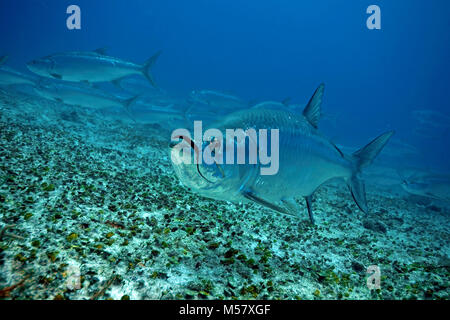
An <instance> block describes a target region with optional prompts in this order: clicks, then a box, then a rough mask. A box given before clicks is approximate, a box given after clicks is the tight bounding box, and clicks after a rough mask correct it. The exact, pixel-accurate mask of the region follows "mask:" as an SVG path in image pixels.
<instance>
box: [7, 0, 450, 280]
mask: <svg viewBox="0 0 450 320" xmlns="http://www.w3.org/2000/svg"><path fill="white" fill-rule="evenodd" d="M72 4H76V5H78V6H79V7H80V8H81V14H82V18H81V30H68V29H67V28H66V19H67V17H68V14H66V8H67V7H68V6H69V5H72ZM372 4H375V5H378V6H379V7H380V8H381V30H369V29H368V28H367V27H366V20H367V18H368V17H369V15H368V14H367V13H366V9H367V7H368V6H369V5H372ZM449 12H450V2H449V1H447V0H433V1H423V0H395V1H389V0H373V1H366V0H352V1H335V0H317V1H292V0H290V1H289V0H277V1H271V0H246V1H242V0H227V1H218V0H195V1H181V0H179V1H175V0H167V1H155V0H129V1H118V0H116V1H111V0H95V1H93V0H42V1H40V0H23V1H17V0H2V1H0V30H2V36H1V41H0V56H2V55H8V56H9V60H8V63H7V65H8V66H10V67H13V68H15V69H17V70H20V71H21V72H23V73H29V71H28V70H27V68H26V66H25V64H26V63H27V62H28V61H31V60H33V59H35V58H38V57H43V56H47V55H49V54H52V53H57V52H66V51H91V50H95V49H97V48H103V47H105V48H107V52H108V55H111V56H114V57H120V58H121V59H124V60H128V61H133V62H136V63H143V62H144V61H145V60H147V59H148V58H149V57H150V56H152V55H153V54H154V53H155V52H157V51H158V50H162V54H161V56H160V57H159V59H158V61H157V63H156V64H155V66H154V68H153V72H152V73H153V75H154V77H155V79H156V82H157V83H158V85H159V87H160V88H162V89H163V90H164V92H167V94H168V95H172V96H176V97H188V96H189V94H190V92H191V91H192V90H199V89H213V90H219V91H222V92H226V93H230V94H233V95H236V96H238V97H240V98H242V99H243V100H245V101H257V102H261V101H266V100H274V101H282V100H284V99H285V98H287V97H290V98H291V102H292V103H298V104H306V103H307V102H308V100H309V98H310V97H311V95H312V93H313V92H314V90H315V89H316V87H317V86H318V85H319V84H320V83H322V82H323V83H325V85H326V89H325V97H324V101H323V112H324V114H325V117H324V118H325V119H324V121H323V125H319V127H320V129H321V131H323V132H324V133H325V134H326V135H327V136H328V137H330V138H331V139H332V140H333V141H334V142H335V143H337V144H339V145H340V146H343V147H348V148H353V149H355V148H358V147H362V146H364V145H365V144H366V143H367V142H368V141H370V140H371V139H372V138H374V137H376V136H378V135H379V134H381V133H382V132H385V131H388V130H395V132H396V133H395V136H394V138H393V139H392V144H390V145H388V147H386V150H385V153H384V154H381V155H380V157H379V159H378V160H377V161H379V163H381V164H383V165H384V166H387V167H389V168H391V169H394V170H396V169H398V168H406V167H411V168H413V167H414V168H420V169H421V170H424V171H430V172H438V173H445V172H447V173H448V172H450V162H449V161H448V159H449V157H450V151H449V150H450V148H449V146H450V144H449V141H450V79H449V75H450V59H449V57H450V41H449V39H450V19H449ZM417 110H421V111H426V112H430V114H432V115H433V117H434V120H433V119H432V120H428V119H427V120H426V121H424V119H421V118H420V117H418V116H417V113H415V111H417ZM436 120H438V121H436ZM166 138H167V139H168V137H166ZM389 148H390V149H389ZM411 148H412V149H414V150H415V151H414V152H409V153H408V152H406V153H402V150H404V149H408V150H410V149H411ZM396 151H398V154H395V155H393V153H394V152H396ZM389 153H392V154H389ZM445 221H447V220H445ZM447 236H448V234H447ZM447 275H448V273H447Z"/></svg>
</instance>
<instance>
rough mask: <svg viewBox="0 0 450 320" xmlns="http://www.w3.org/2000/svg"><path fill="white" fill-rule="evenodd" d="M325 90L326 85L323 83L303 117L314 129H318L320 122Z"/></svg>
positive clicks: (304, 111) (310, 101)
mask: <svg viewBox="0 0 450 320" xmlns="http://www.w3.org/2000/svg"><path fill="white" fill-rule="evenodd" d="M324 90H325V84H323V83H321V84H320V85H319V86H318V87H317V89H316V91H315V92H314V94H313V96H312V97H311V99H310V100H309V102H308V104H307V105H306V107H305V109H304V110H303V116H304V117H305V118H306V120H308V122H309V123H310V124H311V125H312V126H313V127H314V128H317V124H318V123H319V120H320V115H321V109H322V98H323V92H324Z"/></svg>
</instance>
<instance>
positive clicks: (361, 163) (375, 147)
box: [348, 131, 394, 213]
mask: <svg viewBox="0 0 450 320" xmlns="http://www.w3.org/2000/svg"><path fill="white" fill-rule="evenodd" d="M393 134H394V131H389V132H386V133H383V134H382V135H380V136H379V137H378V138H376V139H374V140H373V141H372V142H370V143H369V144H367V145H366V146H365V147H364V148H362V149H359V150H358V151H356V152H354V153H353V154H352V155H351V156H350V158H351V159H352V161H353V163H354V165H355V170H354V172H353V175H352V177H351V178H350V179H349V181H348V185H349V187H350V191H351V193H352V196H353V199H354V200H355V202H356V204H357V205H358V207H359V208H360V209H361V211H363V212H365V213H367V211H368V208H367V200H366V190H365V186H364V181H363V180H362V179H361V169H362V168H364V167H366V166H368V165H370V164H371V163H372V162H373V160H374V159H375V158H376V157H377V156H378V154H379V153H380V152H381V150H382V149H383V148H384V146H385V145H386V143H387V142H388V141H389V139H390V138H391V137H392V135H393Z"/></svg>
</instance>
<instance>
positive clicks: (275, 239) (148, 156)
mask: <svg viewBox="0 0 450 320" xmlns="http://www.w3.org/2000/svg"><path fill="white" fill-rule="evenodd" d="M0 135H1V139H0V183H1V185H0V230H1V233H0V234H1V239H0V298H2V299H70V300H73V299H449V298H450V290H449V284H450V281H449V280H450V258H449V256H450V249H449V243H450V237H449V235H450V232H449V226H450V221H449V220H450V219H449V217H450V216H449V211H450V210H449V208H448V207H445V206H440V205H435V204H433V205H426V206H423V205H418V203H417V202H415V201H412V199H411V198H410V197H408V196H406V195H405V194H401V193H399V192H398V190H397V189H389V188H387V187H386V186H377V184H375V183H370V182H369V181H368V184H367V187H366V190H367V198H368V205H369V208H370V213H369V214H364V213H362V212H361V211H359V210H358V208H357V207H356V205H355V204H354V202H353V199H352V198H351V195H350V193H349V192H348V190H347V187H346V186H345V185H344V184H342V183H339V182H336V183H331V184H329V185H327V186H323V187H321V188H320V190H319V191H318V192H317V193H316V194H315V197H314V202H313V208H314V211H315V217H316V226H311V225H310V224H309V220H308V215H307V213H306V207H305V209H304V210H305V212H304V217H303V218H295V217H289V216H283V215H279V214H276V213H273V212H271V211H270V210H267V209H265V208H262V207H259V206H257V205H250V204H247V205H242V204H233V203H228V202H219V201H213V200H209V199H205V198H201V197H199V196H197V195H195V194H192V193H190V192H188V191H186V189H184V188H183V186H181V185H180V183H179V181H178V179H177V178H176V177H175V175H174V172H173V170H172V167H171V163H170V158H169V149H168V141H169V139H170V131H169V130H168V129H167V126H165V125H161V124H160V125H158V124H142V123H134V122H132V121H131V120H129V119H127V117H126V116H121V117H118V118H116V119H114V118H111V117H104V116H103V115H102V114H101V113H100V112H97V111H92V110H88V109H77V108H73V107H69V106H64V105H61V104H58V103H52V102H49V101H46V100H42V99H38V98H34V97H31V96H27V95H23V94H20V93H11V92H7V91H3V90H0ZM302 205H303V203H302ZM372 265H376V266H378V267H379V269H380V271H381V283H380V289H378V290H370V289H369V288H368V286H367V278H368V277H369V276H370V274H368V273H367V268H368V267H369V266H372Z"/></svg>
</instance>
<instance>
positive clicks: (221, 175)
mask: <svg viewBox="0 0 450 320" xmlns="http://www.w3.org/2000/svg"><path fill="white" fill-rule="evenodd" d="M322 95H323V85H321V86H319V88H318V89H317V90H316V92H315V94H314V96H313V97H312V98H311V100H310V102H309V103H308V105H307V106H306V108H305V110H304V111H303V114H298V113H296V112H294V111H291V110H289V108H286V107H284V108H283V107H281V106H279V105H277V104H275V105H274V104H271V105H270V106H258V107H256V108H252V109H248V110H242V111H238V112H235V113H232V114H230V115H228V116H226V117H225V119H223V120H222V121H220V122H218V123H216V125H214V126H212V127H213V128H216V129H219V130H220V131H221V132H223V135H225V137H224V138H225V139H226V141H225V142H222V146H224V147H223V149H224V150H222V152H223V159H226V152H227V151H226V147H225V146H226V145H227V144H229V143H232V141H233V138H232V139H231V141H228V139H229V137H226V133H225V132H226V129H232V130H235V129H242V130H244V131H245V130H247V129H255V130H256V131H258V130H259V129H267V131H268V132H270V131H271V129H278V133H279V139H278V146H279V159H278V163H279V167H278V171H277V172H276V173H275V174H271V175H262V174H261V171H260V169H261V168H262V167H264V165H262V164H261V163H259V164H258V163H257V164H249V163H248V161H247V162H246V164H237V162H236V161H234V163H233V164H229V163H225V161H223V163H222V164H221V163H218V162H217V161H215V162H209V163H212V164H207V163H206V162H205V161H203V162H202V163H201V164H196V163H193V162H191V163H183V162H182V161H181V160H182V159H181V157H182V156H183V155H182V154H181V153H178V152H173V151H174V150H178V149H173V148H174V147H175V146H177V144H175V142H174V140H172V144H171V148H172V152H171V156H172V162H173V167H174V170H175V173H176V175H177V176H178V177H179V179H180V180H181V182H182V183H183V184H184V185H185V186H187V187H188V188H190V189H191V190H192V191H194V192H196V193H198V194H200V195H202V196H205V197H208V198H212V199H219V200H228V201H233V202H238V201H252V202H256V203H258V204H260V205H263V206H266V207H268V208H270V209H272V210H275V211H278V212H281V213H287V214H292V213H293V211H297V214H298V210H299V209H298V208H297V204H296V202H295V198H296V197H304V198H305V199H306V203H307V206H308V213H309V216H310V220H311V222H312V223H314V219H313V215H312V209H311V205H312V201H311V196H312V194H313V193H314V191H315V190H316V189H317V188H318V187H319V186H321V185H322V184H324V183H326V182H327V181H329V180H331V179H335V178H343V179H345V180H346V181H347V183H348V185H349V187H350V190H351V192H352V195H353V198H354V200H355V202H356V203H357V204H358V206H359V208H360V209H361V210H362V211H364V212H367V210H368V208H367V203H366V198H365V190H364V183H363V181H362V180H361V177H360V172H361V169H362V168H363V167H365V166H367V165H369V164H370V163H371V162H372V161H373V160H374V158H375V157H376V156H377V155H378V154H379V152H380V151H381V150H382V148H383V147H384V146H385V144H386V143H387V142H388V140H389V139H390V137H391V136H392V135H393V132H387V133H384V134H382V135H380V136H379V137H378V138H376V139H374V140H373V141H372V142H370V143H369V144H368V145H367V146H365V147H364V148H362V149H360V150H358V151H356V152H355V153H353V154H351V155H344V154H343V153H342V152H341V151H340V150H339V149H338V148H337V147H336V146H335V145H334V144H333V143H332V142H331V141H330V140H328V139H327V138H326V137H324V136H323V135H322V134H321V133H320V132H319V131H318V129H317V122H318V119H319V116H320V106H321V102H322ZM174 138H178V139H180V141H182V142H180V143H183V144H184V145H185V146H186V145H189V144H190V145H191V148H192V149H194V151H195V152H194V153H197V154H199V153H200V151H199V149H200V148H199V147H198V145H196V144H195V142H193V141H192V140H191V139H190V137H183V136H173V137H172V139H174ZM250 139H251V138H250ZM268 141H271V137H268ZM258 143H259V142H258ZM274 143H277V141H275V142H274ZM209 144H210V142H205V143H204V146H202V148H201V149H202V150H204V149H205V148H207V147H208V145H209ZM258 146H259V144H258ZM272 148H273V144H272V142H270V143H268V150H271V149H272ZM248 150H249V149H247V148H246V159H248V157H247V156H248V152H247V151H248ZM272 150H273V149H272ZM234 156H235V157H236V152H235V155H234ZM177 157H179V158H177ZM273 160H274V159H272V161H273Z"/></svg>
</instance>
